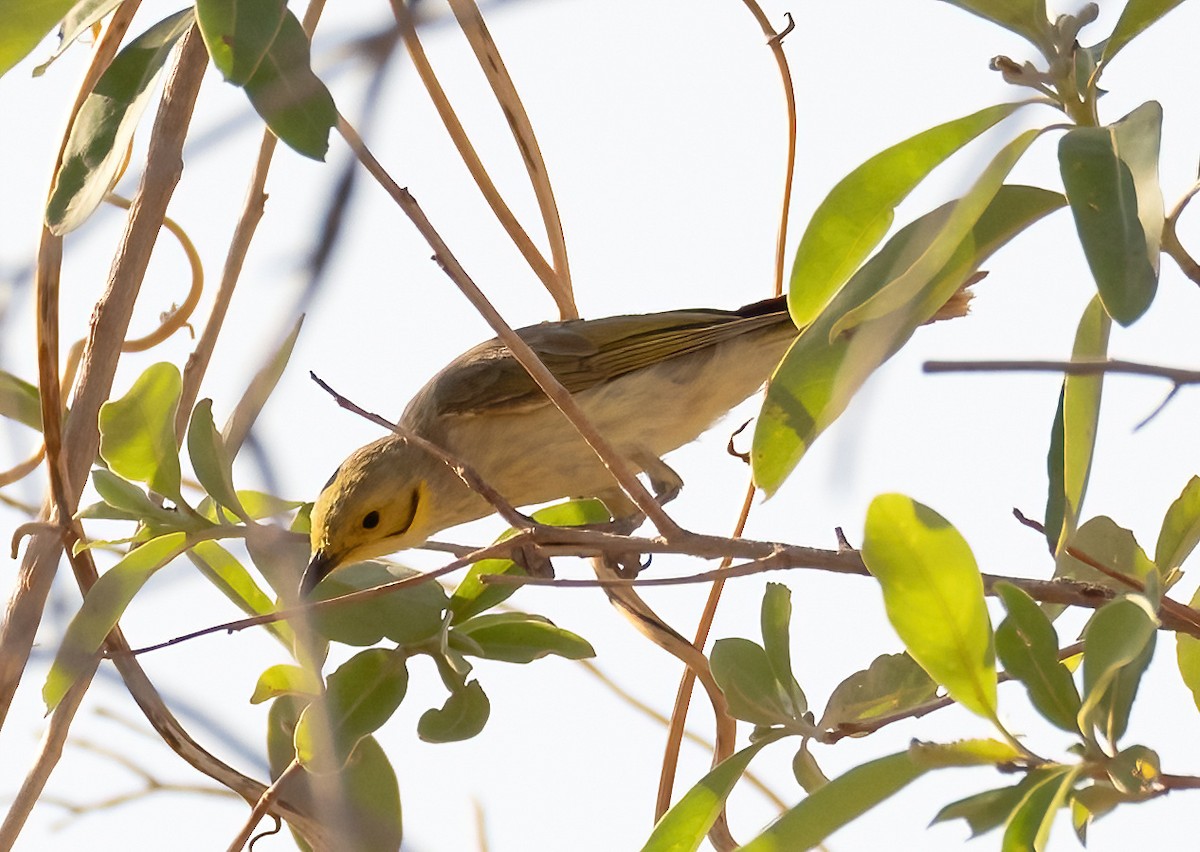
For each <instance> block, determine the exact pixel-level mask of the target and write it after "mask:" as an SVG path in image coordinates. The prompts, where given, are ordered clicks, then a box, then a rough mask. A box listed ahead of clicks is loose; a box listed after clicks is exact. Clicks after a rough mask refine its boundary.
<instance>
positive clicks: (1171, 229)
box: [1162, 181, 1200, 284]
mask: <svg viewBox="0 0 1200 852" xmlns="http://www.w3.org/2000/svg"><path fill="white" fill-rule="evenodd" d="M1197 192H1200V181H1196V182H1195V183H1194V184H1192V188H1191V189H1189V190H1188V191H1187V192H1185V193H1184V195H1183V197H1182V198H1180V199H1179V201H1177V202H1176V203H1175V207H1174V209H1172V210H1171V212H1170V213H1169V214H1168V215H1167V218H1166V220H1165V221H1164V222H1163V229H1162V250H1163V253H1164V254H1166V255H1168V256H1170V257H1171V258H1172V259H1173V260H1174V261H1175V262H1176V263H1177V264H1179V268H1180V270H1181V271H1182V272H1183V274H1184V275H1186V276H1187V277H1188V278H1190V279H1192V281H1194V282H1195V283H1197V284H1200V263H1196V260H1195V258H1193V257H1192V256H1191V255H1190V254H1188V251H1187V249H1185V248H1184V247H1183V243H1181V242H1179V234H1178V233H1176V231H1175V229H1176V226H1177V225H1178V224H1179V217H1180V216H1182V215H1183V211H1184V210H1186V209H1187V206H1188V204H1189V203H1190V202H1191V200H1192V199H1193V198H1195V197H1196V193H1197Z"/></svg>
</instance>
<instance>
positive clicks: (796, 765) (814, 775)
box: [792, 738, 829, 793]
mask: <svg viewBox="0 0 1200 852" xmlns="http://www.w3.org/2000/svg"><path fill="white" fill-rule="evenodd" d="M792 774H793V775H795V776H796V783H798V784H799V785H800V786H801V787H803V788H804V792H805V793H813V792H816V791H817V790H819V789H821V788H822V787H824V786H825V785H826V784H828V783H829V777H828V776H827V775H826V774H825V773H824V772H822V771H821V767H820V766H818V765H817V759H816V758H815V757H813V755H812V752H811V751H809V750H808V739H807V738H805V739H804V740H803V742H801V743H800V749H799V750H798V751H797V752H796V756H795V757H793V758H792Z"/></svg>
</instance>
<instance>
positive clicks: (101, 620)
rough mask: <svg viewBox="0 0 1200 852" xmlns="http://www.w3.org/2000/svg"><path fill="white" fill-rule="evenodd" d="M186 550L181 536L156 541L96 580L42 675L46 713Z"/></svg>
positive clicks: (145, 545) (137, 550)
mask: <svg viewBox="0 0 1200 852" xmlns="http://www.w3.org/2000/svg"><path fill="white" fill-rule="evenodd" d="M186 547H187V536H186V535H184V534H183V533H181V532H174V533H168V534H167V535H163V536H159V537H158V538H155V539H151V540H150V541H148V542H146V543H145V544H143V545H142V546H141V547H138V548H137V549H135V550H131V551H130V552H129V553H127V554H126V555H125V557H124V558H123V559H121V561H120V562H118V563H117V564H116V565H114V566H113V567H112V568H110V569H108V570H107V571H105V572H104V573H103V574H101V575H100V579H98V580H97V581H96V584H95V585H93V586H92V588H91V589H90V590H89V591H88V593H87V597H85V598H84V599H83V605H82V606H81V607H80V608H79V612H77V613H75V617H74V618H72V619H71V623H70V624H69V625H67V632H66V634H65V635H64V636H63V640H62V645H61V646H60V647H59V649H58V653H57V654H56V655H55V657H54V664H53V665H52V666H51V667H50V672H49V674H47V675H46V685H45V686H43V687H42V698H43V699H44V700H45V702H46V709H47V710H48V711H50V710H53V709H54V708H55V707H57V706H58V702H60V701H62V698H63V696H64V695H66V694H67V690H68V689H70V688H71V685H72V684H73V683H75V681H76V679H78V677H79V676H80V675H81V674H82V673H83V672H84V671H87V669H88V667H89V666H90V665H91V661H92V659H93V657H94V656H95V654H96V652H97V651H98V650H99V649H100V645H101V644H102V643H103V642H104V639H105V637H107V636H108V634H109V632H110V631H111V630H112V629H113V628H114V627H116V626H117V622H118V621H119V620H120V618H121V615H122V614H123V613H124V612H125V608H126V607H127V606H129V602H130V601H132V600H133V596H134V595H136V594H137V593H138V591H139V590H140V589H141V588H142V586H144V585H145V584H146V581H147V580H149V579H150V577H151V576H153V574H154V572H155V571H157V570H158V569H159V568H162V567H163V566H164V565H166V564H167V563H168V562H170V561H171V560H172V559H174V558H175V557H176V556H179V555H180V554H181V553H183V551H184V549H185V548H186Z"/></svg>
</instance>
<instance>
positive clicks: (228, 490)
mask: <svg viewBox="0 0 1200 852" xmlns="http://www.w3.org/2000/svg"><path fill="white" fill-rule="evenodd" d="M187 447H188V457H189V458H191V460H192V468H193V469H194V470H195V471H196V478H197V479H199V480H200V484H201V485H202V486H204V490H205V491H207V492H208V495H209V496H210V497H212V498H213V499H214V500H216V501H217V502H218V503H220V504H221V505H222V506H224V507H225V508H226V509H228V510H229V511H231V512H233V513H234V514H235V515H237V516H238V518H240V519H241V520H243V521H245V520H247V519H248V518H249V516H248V515H247V514H246V510H245V509H243V508H242V503H241V501H240V500H238V496H237V491H236V490H235V489H234V487H233V462H232V460H231V459H230V456H229V454H228V453H227V452H226V451H225V444H224V443H223V442H222V441H221V436H220V435H219V434H217V426H216V424H215V423H213V416H212V400H211V399H202V400H200V401H199V402H198V403H196V407H195V408H194V409H192V419H191V422H190V423H188V431H187Z"/></svg>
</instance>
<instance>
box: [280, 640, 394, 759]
mask: <svg viewBox="0 0 1200 852" xmlns="http://www.w3.org/2000/svg"><path fill="white" fill-rule="evenodd" d="M407 691H408V657H407V656H406V655H405V654H404V653H403V652H401V651H393V650H389V649H387V648H370V649H368V650H366V651H359V652H358V653H357V654H355V655H354V656H353V657H351V658H350V659H349V660H347V661H346V662H344V663H342V665H340V666H338V668H337V670H336V671H335V672H334V673H333V674H331V675H330V676H329V681H328V687H327V689H326V692H325V699H324V701H315V702H313V703H312V704H310V705H309V706H308V707H307V708H306V709H305V710H304V712H303V713H301V714H300V721H299V722H297V724H296V758H297V759H298V760H299V761H300V762H301V763H302V764H303V765H304V767H305V768H306V769H309V770H310V771H313V772H336V771H338V770H340V769H341V768H342V767H344V766H345V765H346V761H347V760H348V759H349V757H350V753H351V752H353V751H354V747H355V746H356V745H358V743H359V741H360V740H361V739H362V738H363V737H365V736H367V735H368V734H370V733H373V732H374V731H376V730H378V729H379V728H380V727H381V726H382V725H383V723H384V722H386V721H387V720H388V719H390V718H391V717H392V714H393V713H395V712H396V708H398V707H399V706H400V702H401V701H403V700H404V695H405V693H406V692H407Z"/></svg>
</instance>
